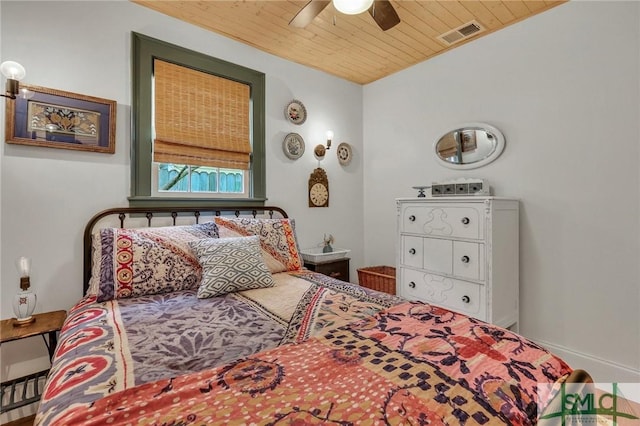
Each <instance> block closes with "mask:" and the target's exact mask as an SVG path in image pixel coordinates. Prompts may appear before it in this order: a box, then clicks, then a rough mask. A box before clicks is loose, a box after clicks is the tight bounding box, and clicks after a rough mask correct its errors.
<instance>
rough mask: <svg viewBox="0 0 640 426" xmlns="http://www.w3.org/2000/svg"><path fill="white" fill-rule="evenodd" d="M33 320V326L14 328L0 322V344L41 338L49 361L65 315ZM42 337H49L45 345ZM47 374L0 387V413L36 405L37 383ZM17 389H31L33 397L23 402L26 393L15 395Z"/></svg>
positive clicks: (57, 313)
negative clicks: (0, 399) (36, 337)
mask: <svg viewBox="0 0 640 426" xmlns="http://www.w3.org/2000/svg"><path fill="white" fill-rule="evenodd" d="M34 317H35V321H34V322H32V323H30V324H28V325H24V326H14V325H13V323H14V320H13V319H6V320H2V321H1V322H0V344H2V343H7V342H11V341H13V340H20V339H26V338H27V337H33V336H42V340H44V344H45V345H46V347H47V350H48V352H49V360H51V358H53V353H54V352H55V350H56V346H57V344H58V331H60V329H61V328H62V324H63V323H64V320H65V318H66V317H67V313H66V312H65V311H54V312H45V313H43V314H35V315H34ZM45 334H48V335H49V340H48V341H47V338H46V337H45ZM48 373H49V369H46V370H42V371H39V372H37V373H33V374H29V375H26V376H23V377H18V378H17V379H12V380H7V381H6V382H2V383H0V388H1V390H2V393H1V396H2V401H1V402H0V413H4V412H5V411H9V410H13V409H15V408H19V407H22V406H24V405H28V404H33V403H34V402H38V401H39V400H40V396H41V394H42V389H41V386H40V383H39V381H40V379H41V378H46V377H47V374H48ZM20 385H22V386H20ZM17 387H20V388H21V389H27V388H28V389H31V390H33V393H34V395H33V396H32V397H28V398H27V397H26V392H24V391H23V392H16V391H17V390H18V389H16V388H17ZM5 393H6V394H7V395H8V397H7V398H6V399H7V400H8V402H7V403H6V404H5ZM16 394H18V395H16ZM20 394H21V395H20ZM16 397H18V400H16Z"/></svg>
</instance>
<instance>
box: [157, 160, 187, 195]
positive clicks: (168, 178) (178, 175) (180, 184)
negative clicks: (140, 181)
mask: <svg viewBox="0 0 640 426" xmlns="http://www.w3.org/2000/svg"><path fill="white" fill-rule="evenodd" d="M188 177H189V166H186V165H184V164H167V163H163V164H160V166H159V167H158V189H159V190H160V191H174V192H175V191H187V190H188V188H189V181H188Z"/></svg>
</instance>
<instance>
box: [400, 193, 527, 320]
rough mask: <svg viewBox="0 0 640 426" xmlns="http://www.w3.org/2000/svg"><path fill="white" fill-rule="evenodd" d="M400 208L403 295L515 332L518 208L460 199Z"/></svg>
mask: <svg viewBox="0 0 640 426" xmlns="http://www.w3.org/2000/svg"><path fill="white" fill-rule="evenodd" d="M396 201H397V205H398V236H397V238H398V241H397V250H396V251H397V258H396V264H397V268H396V271H397V272H396V274H397V276H396V292H397V294H399V295H401V296H403V297H405V298H407V299H411V300H421V301H424V302H428V303H431V304H432V305H437V306H441V307H443V308H447V309H450V310H452V311H457V312H461V313H464V314H466V315H469V316H471V317H474V318H477V319H480V320H482V321H486V322H490V323H493V324H496V325H499V326H501V327H505V328H509V327H510V328H512V329H514V330H516V331H517V330H518V328H519V327H518V318H519V308H518V293H519V292H518V290H519V252H518V247H519V242H518V234H519V229H518V227H519V225H518V222H519V205H518V200H517V199H513V198H504V197H484V196H468V197H467V196H456V197H433V198H400V199H397V200H396Z"/></svg>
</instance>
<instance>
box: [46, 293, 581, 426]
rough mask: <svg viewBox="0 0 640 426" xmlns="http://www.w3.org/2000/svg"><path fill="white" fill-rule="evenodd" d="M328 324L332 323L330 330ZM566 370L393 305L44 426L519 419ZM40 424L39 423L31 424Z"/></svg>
mask: <svg viewBox="0 0 640 426" xmlns="http://www.w3.org/2000/svg"><path fill="white" fill-rule="evenodd" d="M336 325H337V324H336ZM570 371H571V369H570V368H569V367H568V366H567V365H566V364H565V363H564V362H563V361H562V360H560V359H558V358H557V357H555V356H553V355H552V354H550V353H549V352H547V351H546V350H544V349H543V348H541V347H539V346H538V345H536V344H535V343H533V342H530V341H528V340H527V339H525V338H523V337H520V336H518V335H516V334H513V333H511V332H509V331H507V330H504V329H501V328H497V327H494V326H492V325H489V324H486V323H483V322H481V321H477V320H474V319H472V318H468V317H466V316H463V315H458V314H455V313H452V312H450V311H447V310H444V309H440V308H436V307H432V306H430V305H426V304H421V303H414V302H405V303H401V304H397V305H394V306H392V307H390V308H388V309H385V310H382V311H379V312H377V313H375V314H374V315H372V316H369V317H367V318H364V319H361V320H357V321H355V322H352V323H349V324H346V325H345V324H343V325H339V326H336V327H334V328H330V329H327V328H325V329H324V330H323V331H322V332H321V333H320V334H317V335H316V336H314V337H311V338H309V339H307V340H305V341H303V342H301V343H297V344H295V343H294V344H289V345H283V346H280V347H277V348H275V349H270V350H267V351H263V352H260V353H258V354H254V355H250V356H247V357H243V358H241V359H237V360H235V361H232V362H230V363H227V364H225V365H222V366H218V367H215V368H212V369H207V370H203V371H198V372H195V373H190V374H185V375H176V376H172V377H168V378H164V379H161V380H158V381H154V382H150V383H146V384H142V385H139V386H135V387H130V388H128V389H125V390H123V391H120V392H116V393H114V394H112V395H109V396H107V397H105V398H101V399H99V400H96V401H95V402H93V403H91V404H87V403H73V404H71V405H70V407H69V408H68V410H67V411H65V412H61V413H56V415H55V416H49V417H48V420H49V421H50V422H51V423H50V424H56V425H75V424H83V425H104V424H136V425H144V424H149V425H150V424H155V425H203V424H234V425H235V424H256V425H276V424H301V425H302V424H304V425H311V424H326V425H344V426H346V425H378V424H379V425H401V424H404V425H418V424H421V425H424V424H454V425H459V424H464V425H475V424H479V425H485V424H525V425H526V424H531V423H533V422H535V420H536V398H537V392H538V388H537V384H538V383H540V382H545V383H549V382H556V381H557V380H559V379H561V378H563V377H565V376H566V375H567V374H568V373H569V372H570ZM40 420H42V417H40Z"/></svg>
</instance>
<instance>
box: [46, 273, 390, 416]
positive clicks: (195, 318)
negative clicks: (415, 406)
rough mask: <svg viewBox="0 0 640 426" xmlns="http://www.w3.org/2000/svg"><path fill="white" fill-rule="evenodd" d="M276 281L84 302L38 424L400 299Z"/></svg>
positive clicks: (322, 282)
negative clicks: (206, 292) (224, 290)
mask: <svg viewBox="0 0 640 426" xmlns="http://www.w3.org/2000/svg"><path fill="white" fill-rule="evenodd" d="M274 279H275V281H276V286H275V287H271V288H263V289H256V290H248V291H244V292H239V293H232V294H228V295H226V296H224V297H217V298H210V299H198V298H197V297H196V290H186V291H178V292H174V293H168V294H159V295H152V296H143V297H137V298H131V299H117V300H111V301H107V302H102V303H98V302H96V300H95V297H88V298H85V299H83V300H81V301H80V302H79V303H78V304H77V305H76V306H74V307H73V308H72V309H71V310H70V311H69V314H68V316H67V320H66V322H65V325H64V327H63V329H62V331H61V333H60V339H59V345H58V348H57V350H56V354H55V357H54V361H53V366H52V368H51V373H50V375H49V379H48V382H47V385H46V389H45V390H44V393H43V398H42V401H41V405H40V408H39V415H38V422H39V424H47V421H48V419H50V418H51V417H53V416H55V415H57V414H59V413H60V412H61V411H62V410H64V409H65V408H66V407H68V406H69V405H70V404H71V403H88V402H92V401H95V400H97V399H99V398H102V397H104V396H106V395H109V394H111V393H115V392H119V391H122V390H124V389H128V388H132V387H134V386H137V385H140V384H143V383H150V382H154V381H157V380H160V379H166V378H169V377H174V376H176V375H180V374H186V373H192V372H196V371H201V370H204V369H209V368H213V367H216V366H218V365H222V364H225V363H228V362H231V361H234V360H237V359H239V358H243V357H247V356H250V355H253V354H255V353H258V352H260V351H263V350H266V349H271V348H275V347H277V346H280V345H282V344H284V343H288V342H300V341H303V340H306V339H307V338H309V337H311V336H314V335H317V334H318V333H319V332H320V331H322V330H324V329H327V328H329V327H330V328H334V327H339V326H342V325H344V324H347V323H349V322H352V321H354V320H356V319H363V318H367V317H369V316H370V315H372V314H375V313H376V312H378V311H380V310H382V309H385V308H388V307H391V306H394V305H397V304H398V303H400V302H401V299H399V298H397V297H395V296H390V295H387V294H384V293H378V292H373V291H370V290H368V289H365V288H362V287H359V286H355V285H352V284H348V283H344V282H342V281H337V280H334V279H331V278H329V277H326V276H324V275H321V274H316V273H313V272H309V271H303V272H295V273H294V272H290V273H280V274H275V275H274Z"/></svg>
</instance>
